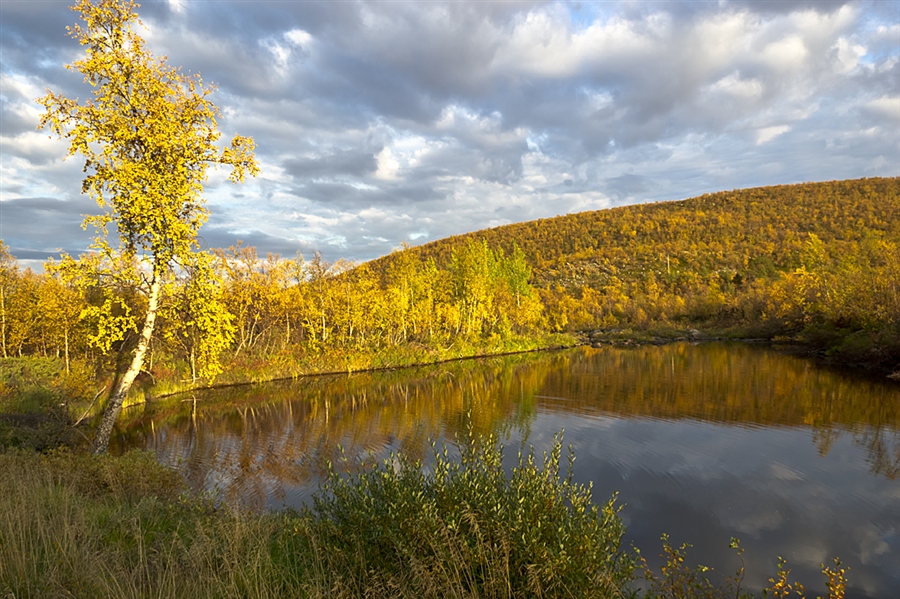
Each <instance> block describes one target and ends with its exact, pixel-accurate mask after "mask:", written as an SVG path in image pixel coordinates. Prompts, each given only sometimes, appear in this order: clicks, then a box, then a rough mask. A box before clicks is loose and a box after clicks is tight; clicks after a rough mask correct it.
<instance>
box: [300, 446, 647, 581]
mask: <svg viewBox="0 0 900 599" xmlns="http://www.w3.org/2000/svg"><path fill="white" fill-rule="evenodd" d="M561 447H562V443H561V440H560V438H559V437H557V438H556V439H555V442H554V445H553V449H552V450H551V451H550V453H549V454H544V463H543V468H539V467H538V466H537V464H536V463H535V459H534V453H533V451H532V452H531V453H529V454H528V455H527V456H523V455H522V454H520V455H519V460H518V465H517V466H516V467H514V468H513V469H512V472H511V474H510V475H509V476H507V474H506V472H505V470H504V468H503V464H502V454H503V448H502V446H500V445H499V444H498V443H497V442H496V440H494V439H493V438H491V437H488V438H486V439H481V440H475V439H473V438H472V436H471V434H470V436H469V438H467V439H466V440H464V442H462V443H461V444H460V453H461V455H460V459H459V460H458V461H457V460H454V459H451V458H450V456H449V455H448V452H447V449H446V447H444V448H443V449H442V450H437V449H436V450H435V451H434V463H433V464H432V465H431V468H430V471H426V470H424V469H423V468H422V465H421V464H419V463H414V462H410V461H408V460H407V459H406V458H404V457H402V456H394V455H392V456H391V457H390V458H389V459H388V460H386V461H385V462H384V463H383V464H381V465H380V466H377V467H375V468H373V469H370V470H368V471H366V472H363V473H361V474H358V475H355V476H351V477H342V476H340V475H338V474H336V473H334V472H332V473H331V475H330V477H329V478H328V480H327V481H326V483H325V484H324V485H323V487H322V489H321V490H320V492H319V493H318V494H317V495H316V496H315V497H314V507H313V508H312V513H311V516H312V517H311V518H310V527H311V530H310V538H311V539H313V541H314V543H315V544H317V545H318V546H319V547H318V548H319V550H320V551H321V552H322V554H323V555H325V557H326V560H327V564H328V565H327V566H326V569H327V570H330V571H332V572H341V573H344V574H343V578H342V579H341V580H340V581H338V583H339V584H338V586H339V587H341V588H346V589H347V590H349V591H350V592H351V593H358V594H360V595H362V594H363V593H364V592H366V591H368V590H369V589H373V588H385V589H388V588H404V589H414V590H416V592H418V593H421V595H420V596H431V595H437V596H479V597H510V596H512V597H526V596H527V597H535V596H537V597H616V596H621V595H623V594H628V591H627V587H628V584H629V581H630V580H631V578H632V573H633V569H634V560H633V557H632V555H631V553H630V552H627V551H624V550H623V549H622V548H621V539H622V535H623V533H624V527H623V525H622V522H621V519H620V518H619V516H618V513H617V512H618V508H617V507H616V506H615V497H613V498H612V499H611V500H610V501H609V502H608V503H606V504H605V505H603V506H601V507H598V506H597V505H595V504H594V503H593V501H592V499H591V489H590V487H585V486H583V485H579V484H576V483H573V482H572V464H573V461H574V455H572V454H571V451H570V456H569V469H568V473H567V475H566V476H561V475H560V468H559V462H560V454H561Z"/></svg>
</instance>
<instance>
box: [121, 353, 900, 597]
mask: <svg viewBox="0 0 900 599" xmlns="http://www.w3.org/2000/svg"><path fill="white" fill-rule="evenodd" d="M193 397H195V398H196V402H194V401H193V400H192V398H191V397H187V398H182V399H183V400H184V401H181V402H172V403H168V404H165V405H156V406H149V407H147V408H142V409H143V412H140V413H137V412H134V411H132V412H130V413H127V414H126V415H125V417H124V418H123V423H124V426H123V427H122V428H121V429H120V432H119V433H118V436H117V437H116V438H115V439H114V447H115V448H116V449H117V450H118V451H122V450H124V449H126V448H130V447H141V448H146V449H151V450H153V451H156V452H157V453H158V455H159V456H160V459H161V460H162V461H163V462H165V463H168V464H173V465H176V466H177V467H178V468H179V469H180V470H181V471H182V472H184V474H185V475H186V476H187V478H188V480H189V481H190V482H191V484H192V485H194V486H195V487H196V488H198V489H205V490H209V491H213V492H215V493H217V494H218V495H219V496H220V497H221V498H222V499H224V500H226V501H229V502H233V503H236V504H241V505H244V506H249V507H252V508H257V509H278V508H280V507H284V506H293V507H298V506H301V505H303V504H304V503H306V502H308V501H309V499H310V497H311V495H312V493H313V492H314V491H315V489H316V485H317V484H318V482H319V481H320V480H321V476H322V472H323V467H322V464H323V460H324V459H325V458H329V459H335V460H336V459H337V458H338V457H339V455H340V450H339V447H343V449H344V454H345V455H346V456H348V457H350V458H351V460H355V461H362V460H365V459H372V458H373V457H374V458H382V457H386V456H387V455H388V453H389V452H390V451H402V452H405V453H408V454H410V455H412V456H413V457H420V458H422V459H427V458H428V457H429V455H430V451H431V450H430V441H431V440H436V441H438V442H441V441H447V442H448V443H452V442H453V440H454V438H455V435H458V434H464V432H465V430H466V427H467V426H468V423H469V422H471V426H472V427H473V428H474V429H475V430H476V431H477V432H481V433H489V432H491V433H495V434H497V435H498V436H499V438H500V439H501V441H502V442H503V443H504V445H505V446H506V447H507V454H509V455H508V456H507V457H508V458H509V459H510V463H512V462H513V461H514V458H515V453H516V451H517V450H518V449H519V448H520V447H521V446H522V444H523V442H524V443H526V444H531V445H533V446H534V447H535V449H536V450H537V451H538V452H541V451H543V450H545V449H548V448H549V447H550V446H551V444H552V440H553V436H554V434H556V433H558V432H559V431H560V430H563V429H564V430H565V434H564V440H565V443H567V444H571V445H572V446H573V448H574V450H575V454H576V456H577V461H576V465H575V478H576V479H577V480H578V481H580V482H585V483H586V482H588V481H593V484H594V497H595V498H596V499H597V500H598V501H605V500H606V499H608V498H609V496H610V495H611V494H612V493H613V492H615V491H618V493H619V501H620V502H621V503H623V504H624V506H625V507H624V509H623V510H622V512H621V514H622V517H623V519H624V521H625V524H626V526H627V531H628V532H627V540H628V541H629V542H633V543H634V544H635V545H636V546H637V547H639V548H641V549H642V552H643V554H644V555H645V556H646V557H648V558H654V557H655V556H657V554H658V553H659V552H660V548H661V545H660V542H659V537H660V535H661V534H662V533H664V532H666V533H668V534H669V535H670V537H671V540H672V542H673V544H681V543H682V542H688V543H692V544H693V548H692V549H690V550H689V553H688V556H689V559H690V560H691V561H692V562H694V563H703V564H705V565H709V566H713V567H715V568H716V570H718V571H721V572H722V573H723V574H731V573H733V572H734V571H735V570H736V569H737V568H738V566H739V561H738V560H737V558H736V556H735V554H734V552H732V551H731V550H729V549H728V542H729V539H730V537H732V536H735V537H738V538H740V540H741V544H742V546H744V547H745V548H746V554H745V558H746V562H747V575H746V578H745V585H746V586H747V587H748V588H750V589H752V590H757V591H758V590H759V589H761V588H763V587H765V586H766V584H767V578H768V577H770V576H773V575H774V574H775V572H776V565H777V556H779V555H781V556H784V557H785V558H786V559H787V560H788V567H790V568H792V575H791V578H792V579H794V580H800V581H802V582H803V583H804V584H806V585H807V588H808V589H809V591H810V593H809V594H810V595H813V596H815V593H825V588H824V577H823V576H822V575H821V574H820V573H819V564H820V563H823V562H825V563H830V561H831V558H832V557H834V556H839V557H840V558H841V560H842V561H843V563H844V564H845V565H846V566H849V568H850V570H849V572H848V576H849V579H850V587H849V589H848V597H877V598H893V599H895V598H898V597H900V478H898V475H900V386H898V385H896V384H891V383H889V382H879V381H873V380H871V379H866V378H862V377H858V376H854V375H851V374H847V373H839V372H835V371H833V370H826V369H822V368H819V367H817V366H816V365H814V364H813V363H811V362H809V361H806V360H803V359H800V358H796V357H792V356H787V355H784V354H781V353H778V352H775V351H772V350H769V349H765V348H761V347H756V346H750V345H744V344H730V343H705V344H698V345H690V344H687V343H684V344H672V345H666V346H661V347H642V348H636V349H612V348H608V349H588V348H581V349H577V350H568V351H563V352H552V353H543V354H527V355H520V356H509V357H502V358H490V359H480V360H471V361H463V362H454V363H450V364H445V365H440V366H434V367H425V368H417V369H410V370H398V371H394V372H384V373H375V374H354V375H343V376H331V377H315V378H308V379H303V380H299V381H295V382H288V383H271V384H265V385H256V386H252V387H236V388H230V389H224V390H218V391H209V392H203V393H197V394H196V395H195V396H193ZM129 419H130V420H129ZM649 561H650V562H651V564H656V563H658V562H659V560H658V559H657V560H654V559H650V560H649Z"/></svg>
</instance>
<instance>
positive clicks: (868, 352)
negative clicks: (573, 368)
mask: <svg viewBox="0 0 900 599" xmlns="http://www.w3.org/2000/svg"><path fill="white" fill-rule="evenodd" d="M881 336H882V335H878V334H875V333H866V332H864V331H855V332H847V331H840V330H832V329H829V330H819V329H810V330H805V331H803V332H799V333H797V332H794V333H790V332H787V331H782V330H777V329H772V328H763V327H745V326H742V327H719V328H715V327H713V328H706V327H704V329H703V330H700V329H696V328H675V327H670V326H658V327H648V328H646V329H638V330H634V329H628V328H625V329H623V328H608V329H595V330H592V331H583V332H579V333H578V334H577V339H578V341H579V343H580V344H582V345H590V346H592V347H639V346H642V345H665V344H667V343H676V342H691V343H699V342H713V341H734V342H739V343H756V344H761V345H765V346H766V347H770V348H772V349H775V350H778V351H781V352H785V353H789V354H793V355H797V356H802V357H805V358H809V359H811V360H814V361H815V362H816V363H818V364H821V365H825V366H828V367H831V368H840V369H843V370H855V371H863V372H866V373H868V374H870V375H872V376H875V377H880V378H885V377H886V378H889V379H892V380H895V381H900V355H898V351H900V350H898V348H897V347H895V346H896V340H894V339H893V338H892V337H890V338H889V339H887V340H886V341H884V340H882V339H880V337H881ZM883 336H885V337H888V335H886V334H885V335H883Z"/></svg>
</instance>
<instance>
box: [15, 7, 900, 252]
mask: <svg viewBox="0 0 900 599" xmlns="http://www.w3.org/2000/svg"><path fill="white" fill-rule="evenodd" d="M69 4H70V2H69V1H67V0H63V1H61V2H60V1H56V0H0V177H2V180H0V239H2V240H3V243H5V244H6V245H7V246H9V248H10V251H11V253H12V254H13V255H14V256H16V257H17V258H18V259H19V262H20V264H23V265H29V266H36V267H39V265H40V263H41V262H42V261H43V260H45V259H46V258H47V257H48V256H51V255H56V254H58V252H59V251H65V252H68V253H70V254H72V255H77V254H79V253H82V252H84V251H86V248H87V247H88V245H89V243H90V240H91V231H84V230H82V227H81V221H82V219H83V215H85V214H95V213H97V212H98V208H97V206H96V204H94V203H93V201H92V200H90V199H89V198H88V197H86V196H84V195H81V193H80V191H81V179H82V177H83V176H84V175H83V173H82V165H83V160H80V159H79V158H78V157H73V158H68V159H66V160H64V157H65V154H66V149H67V146H66V145H65V143H64V142H62V141H59V140H57V139H55V138H54V137H51V136H50V135H49V132H48V131H47V130H43V131H39V130H37V125H38V121H39V119H40V116H41V111H42V110H43V109H42V108H41V107H40V106H39V105H37V104H36V103H35V101H34V100H35V99H36V98H38V97H40V96H42V95H44V94H45V93H46V90H47V89H50V90H53V91H54V92H59V93H63V94H65V95H68V96H70V97H80V98H84V97H86V96H87V95H88V94H89V91H88V89H87V88H86V87H85V86H84V83H83V81H82V79H81V76H80V75H79V74H78V73H76V72H72V71H67V70H66V69H65V68H64V65H65V64H67V63H71V62H74V61H76V60H78V59H80V58H81V57H82V56H83V51H82V50H81V49H80V47H79V46H78V45H77V43H76V42H74V41H73V40H72V39H71V38H69V37H68V36H67V34H66V26H67V25H74V24H75V22H76V20H77V15H76V14H75V13H74V12H72V11H70V10H69V9H68V5H69ZM138 12H139V14H140V16H141V19H142V21H143V24H144V27H143V29H142V30H141V33H142V35H143V37H144V38H145V39H146V41H147V46H148V49H149V50H150V51H151V52H153V53H154V54H156V55H157V56H167V57H168V63H169V64H170V65H172V66H179V67H182V68H183V70H184V71H185V72H189V73H199V74H201V75H202V76H203V79H204V81H205V82H214V83H215V84H216V85H217V86H218V89H217V91H216V92H215V93H214V94H213V95H212V96H211V99H212V101H213V102H214V103H216V104H217V105H218V107H219V108H220V109H221V111H222V115H223V117H222V118H221V119H220V120H219V129H220V130H221V131H222V133H223V142H224V141H225V140H227V139H230V138H231V137H232V136H233V135H235V134H240V135H245V136H250V137H252V138H253V139H254V140H255V142H256V146H257V158H258V160H259V162H260V166H261V169H262V170H261V173H260V175H259V176H258V177H257V178H256V179H252V180H250V181H249V182H247V183H246V184H243V185H237V186H235V185H233V184H232V183H230V182H229V181H227V178H226V176H227V171H225V170H219V171H215V172H213V173H211V175H210V177H209V180H208V182H207V186H206V191H205V197H206V199H207V201H208V204H207V205H208V208H209V210H210V219H209V222H208V223H207V224H206V225H204V227H203V228H202V229H201V239H200V242H201V245H202V247H204V248H218V247H228V246H231V245H234V244H235V243H236V242H237V241H238V240H241V241H242V242H243V244H244V245H245V246H246V245H249V246H254V247H256V248H257V251H258V252H259V253H260V254H261V255H265V254H266V253H268V252H273V253H278V254H281V255H282V256H284V257H293V256H295V255H296V253H297V252H300V253H301V254H302V255H303V256H304V257H305V258H307V259H310V258H311V257H312V255H313V253H314V252H320V253H321V254H322V256H323V257H324V258H325V259H326V260H329V261H334V260H337V259H339V258H345V259H349V260H353V261H357V262H359V261H365V260H369V259H372V258H376V257H378V256H381V255H384V254H386V253H389V252H391V251H392V250H394V249H396V248H397V247H398V246H400V245H401V243H403V242H407V243H410V244H412V245H418V244H421V243H425V242H427V241H431V240H434V239H440V238H443V237H447V236H451V235H456V234H460V233H465V232H468V231H475V230H479V229H484V228H488V227H495V226H499V225H503V224H507V223H512V222H520V221H528V220H534V219H539V218H547V217H552V216H556V215H560V214H568V213H574V212H581V211H585V210H598V209H603V208H609V207H613V206H620V205H626V204H636V203H643V202H654V201H662V200H678V199H684V198H688V197H693V196H697V195H701V194H703V193H708V192H714V191H720V190H729V189H736V188H745V187H755V186H762V185H776V184H786V183H798V182H804V181H826V180H835V179H851V178H858V177H874V176H898V175H900V1H898V0H868V1H865V0H864V1H851V2H846V1H843V0H772V1H766V0H761V1H750V0H719V1H702V2H693V1H675V0H671V1H662V0H660V1H634V0H631V1H624V0H623V1H616V0H609V1H600V2H539V1H534V2H526V1H523V2H518V1H493V2H492V1H480V2H465V1H440V0H435V1H429V0H421V1H418V2H407V1H393V0H383V1H362V0H360V1H357V0H346V1H344V0H328V1H321V0H307V1H294V0H281V1H271V2H270V1H266V0H251V1H241V0H231V1H215V0H209V1H206V0H204V1H201V0H168V1H147V2H144V3H143V5H142V6H141V8H139V9H138Z"/></svg>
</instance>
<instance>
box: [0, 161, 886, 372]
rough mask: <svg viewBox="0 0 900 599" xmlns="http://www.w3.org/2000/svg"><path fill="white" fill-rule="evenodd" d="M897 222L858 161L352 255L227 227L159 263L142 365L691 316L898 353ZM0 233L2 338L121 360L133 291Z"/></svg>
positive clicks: (526, 340)
mask: <svg viewBox="0 0 900 599" xmlns="http://www.w3.org/2000/svg"><path fill="white" fill-rule="evenodd" d="M898 240H900V180H898V179H861V180H855V181H839V182H828V183H808V184H801V185H791V186H779V187H769V188H758V189H749V190H740V191H733V192H722V193H717V194H710V195H705V196H702V197H698V198H692V199H689V200H684V201H680V202H663V203H657V204H645V205H636V206H626V207H620V208H613V209H609V210H601V211H596V212H585V213H580V214H571V215H566V216H559V217H556V218H552V219H546V220H540V221H533V222H527V223H518V224H513V225H508V226H504V227H498V228H495V229H490V230H485V231H479V232H476V233H471V234H468V235H464V236H460V237H456V238H450V239H444V240H440V241H437V242H433V243H430V244H426V245H424V246H420V247H402V248H399V249H398V250H397V251H395V252H394V253H392V254H390V255H388V256H385V257H383V258H380V259H378V260H375V261H372V262H368V263H364V264H353V263H350V262H347V261H344V260H339V261H337V262H335V263H328V262H326V261H325V260H323V259H322V258H321V256H319V255H315V256H313V257H311V259H310V260H307V259H305V258H304V257H302V256H300V255H299V254H298V255H297V256H294V257H282V256H277V255H268V256H265V257H262V256H259V255H258V254H257V251H256V250H255V248H253V247H246V246H243V245H242V244H241V243H240V242H239V241H238V242H237V243H236V244H235V245H234V246H232V247H229V248H225V249H217V250H213V251H211V252H209V253H207V254H205V259H206V260H208V261H209V263H210V264H211V265H212V266H213V268H211V269H196V270H193V269H191V268H190V267H187V268H181V269H178V270H176V271H174V272H173V273H172V274H171V276H169V278H168V279H167V280H166V281H165V284H164V287H163V292H162V299H161V301H160V312H159V319H158V322H157V327H158V328H157V334H156V335H155V336H154V339H153V341H152V346H151V352H150V359H149V360H148V362H147V364H146V369H145V370H146V374H145V377H146V378H147V379H148V380H152V381H158V380H166V379H169V380H179V381H190V382H191V383H198V382H204V383H208V382H212V381H215V380H216V378H217V376H218V377H219V380H226V381H234V380H239V379H240V378H242V377H244V378H251V379H252V378H257V379H258V378H261V377H265V376H268V377H274V376H291V375H298V374H302V373H307V372H314V371H323V370H345V371H346V370H360V369H366V368H371V367H378V366H386V365H392V364H397V363H403V362H407V363H408V362H425V361H436V360H441V359H448V358H453V357H458V356H462V355H472V354H478V353H488V352H494V353H496V352H498V351H514V350H518V349H529V348H534V347H539V346H541V345H542V344H544V345H546V344H551V345H552V344H559V343H566V342H567V341H565V339H564V338H562V337H551V336H550V335H551V334H554V333H568V334H571V333H577V332H585V331H596V330H600V331H605V332H612V333H617V334H620V335H621V334H622V333H623V332H624V333H626V334H633V335H638V334H639V333H648V332H649V333H651V334H653V335H661V336H667V335H668V336H672V335H675V334H679V333H680V332H683V330H685V329H699V330H701V331H704V332H705V331H715V332H717V333H722V332H725V333H727V334H729V335H732V336H735V335H737V336H752V337H764V338H768V339H776V340H781V341H792V342H799V343H802V344H805V346H806V347H808V348H811V349H816V350H820V351H822V352H827V353H828V354H832V355H835V354H836V355H840V356H841V357H842V358H844V359H848V360H852V361H855V362H857V363H860V364H863V365H868V366H872V367H877V368H880V369H881V370H886V371H888V372H890V371H891V370H894V371H896V370H897V369H898V365H900V275H898V273H900V248H898ZM0 252H2V254H0V265H2V270H0V341H2V354H3V357H11V356H29V355H30V356H53V357H58V358H60V359H61V360H63V361H64V362H65V364H66V368H67V369H71V368H72V367H73V364H78V365H79V366H78V367H79V368H87V369H89V370H90V371H92V372H94V373H98V374H99V373H107V372H111V371H115V370H116V368H115V367H116V364H117V361H121V359H122V356H125V355H127V354H128V353H129V352H130V350H131V349H132V348H133V346H134V344H135V343H136V340H137V337H138V335H137V333H138V323H139V322H140V321H141V320H142V318H143V313H144V312H145V311H146V309H147V306H146V299H145V296H143V295H141V294H139V293H137V292H136V290H135V289H133V288H131V287H130V286H129V285H128V284H127V281H125V280H124V279H122V280H115V279H110V280H100V279H99V278H98V280H95V281H85V280H84V279H83V278H80V279H79V278H76V277H73V276H69V275H70V270H69V268H68V264H67V261H66V260H65V259H64V260H62V261H53V260H50V261H48V262H47V263H45V265H44V272H42V273H38V272H34V271H32V270H30V269H22V268H20V267H18V265H17V263H16V259H15V257H14V256H12V255H10V253H9V251H8V249H7V248H6V247H5V246H2V248H0ZM83 259H91V258H90V257H83ZM93 259H97V260H99V257H96V256H95V257H94V258H93ZM196 273H202V274H201V275H197V274H196ZM201 278H202V279H203V280H198V279H201ZM210 333H213V334H210ZM262 364H265V365H266V370H267V372H266V374H262V373H260V372H259V371H260V370H261V365H262ZM223 371H224V372H225V373H226V374H225V375H222V373H223Z"/></svg>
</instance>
